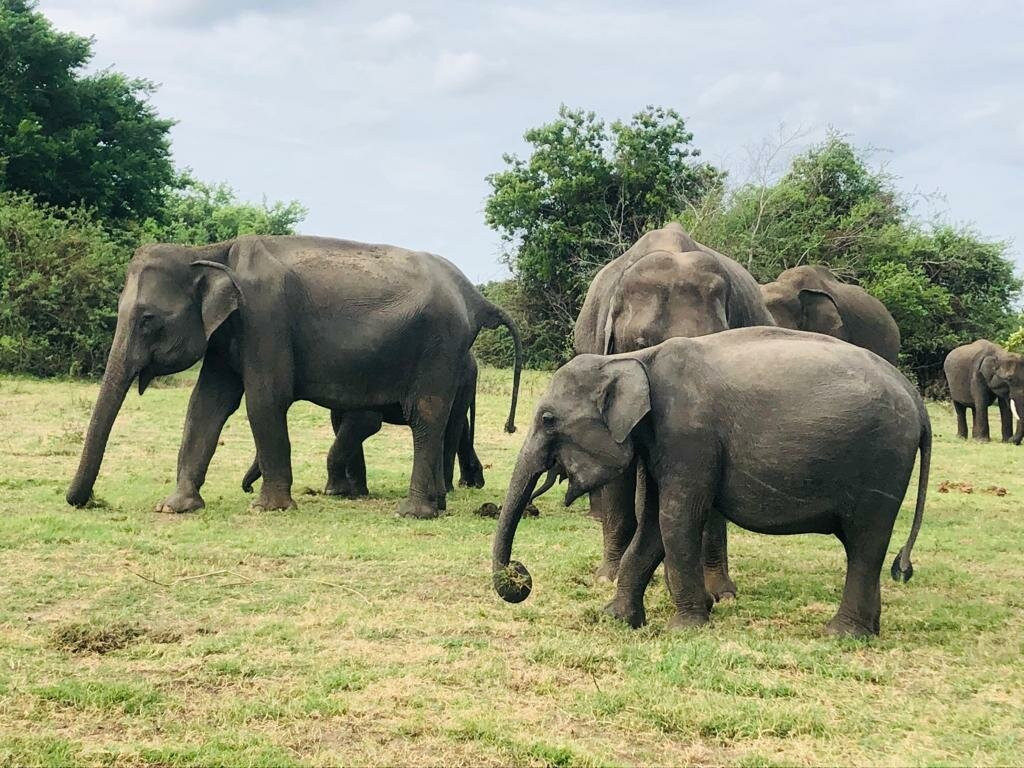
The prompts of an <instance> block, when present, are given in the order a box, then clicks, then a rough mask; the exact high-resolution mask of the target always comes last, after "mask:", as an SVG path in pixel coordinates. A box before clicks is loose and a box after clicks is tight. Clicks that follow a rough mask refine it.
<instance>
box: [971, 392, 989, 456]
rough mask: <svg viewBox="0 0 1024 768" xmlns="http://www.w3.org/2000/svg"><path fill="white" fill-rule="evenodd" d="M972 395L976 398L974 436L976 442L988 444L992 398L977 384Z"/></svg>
mask: <svg viewBox="0 0 1024 768" xmlns="http://www.w3.org/2000/svg"><path fill="white" fill-rule="evenodd" d="M971 390H972V391H971V394H972V395H973V397H974V434H973V437H974V439H975V440H979V441H981V442H984V443H987V442H988V441H989V439H990V438H989V431H988V407H989V406H990V405H991V404H992V398H991V396H990V395H989V393H988V392H987V391H986V390H983V389H982V388H981V386H980V385H979V384H977V383H975V384H974V385H972V387H971Z"/></svg>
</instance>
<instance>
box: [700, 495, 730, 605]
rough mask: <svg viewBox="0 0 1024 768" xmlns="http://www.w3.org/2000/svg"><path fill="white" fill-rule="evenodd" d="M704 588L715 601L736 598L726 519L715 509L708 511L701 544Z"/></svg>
mask: <svg viewBox="0 0 1024 768" xmlns="http://www.w3.org/2000/svg"><path fill="white" fill-rule="evenodd" d="M701 553H702V557H703V560H704V586H705V587H707V590H708V593H709V594H710V595H711V596H712V597H714V598H715V600H716V601H717V600H731V599H733V598H735V597H736V584H735V583H734V582H733V580H732V579H730V578H729V541H728V531H726V527H725V518H724V517H722V515H721V514H720V513H719V512H718V510H716V509H715V508H714V507H712V508H711V509H709V510H708V519H707V522H706V523H705V524H704V535H703V539H702V542H701Z"/></svg>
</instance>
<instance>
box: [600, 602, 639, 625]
mask: <svg viewBox="0 0 1024 768" xmlns="http://www.w3.org/2000/svg"><path fill="white" fill-rule="evenodd" d="M604 612H605V613H607V614H608V615H609V616H612V617H613V618H616V619H618V620H619V621H623V622H625V623H626V624H629V626H631V627H632V628H633V629H639V628H640V627H642V626H643V625H644V624H646V623H647V614H646V613H645V611H644V605H643V603H639V604H636V603H633V602H631V601H628V600H624V599H622V598H619V597H617V596H616V598H615V599H614V600H612V601H611V602H610V603H608V605H606V606H605V607H604Z"/></svg>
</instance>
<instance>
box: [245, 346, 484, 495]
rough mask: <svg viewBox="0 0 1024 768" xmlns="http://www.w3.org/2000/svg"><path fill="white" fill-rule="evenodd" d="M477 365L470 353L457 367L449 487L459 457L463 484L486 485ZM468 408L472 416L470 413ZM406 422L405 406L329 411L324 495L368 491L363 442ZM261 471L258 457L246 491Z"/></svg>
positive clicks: (447, 458)
mask: <svg viewBox="0 0 1024 768" xmlns="http://www.w3.org/2000/svg"><path fill="white" fill-rule="evenodd" d="M477 375H478V368H477V364H476V359H475V358H474V357H473V355H472V354H470V355H467V359H466V361H465V362H464V363H463V365H462V366H460V368H459V383H458V389H457V391H456V395H455V399H454V400H453V401H452V409H451V414H450V415H449V417H448V425H447V427H446V429H445V435H444V479H445V488H446V490H447V491H449V492H450V491H452V490H453V489H454V485H453V483H454V480H455V461H456V459H458V463H459V485H460V486H465V487H468V488H483V487H484V468H483V464H482V463H481V462H480V458H479V457H478V456H477V454H476V446H475V434H476V384H477ZM467 410H468V417H467ZM385 422H386V423H388V424H400V425H407V424H408V420H407V419H406V418H405V415H404V414H403V413H402V408H401V405H400V404H398V403H395V404H393V405H390V406H387V407H385V408H381V409H376V410H364V411H347V412H346V411H339V410H332V411H331V427H332V431H333V432H334V435H335V439H334V442H333V444H332V445H331V450H330V451H329V452H328V454H327V485H326V487H325V488H324V494H325V495H327V496H341V497H344V498H347V499H354V498H358V497H360V496H368V495H369V494H370V491H369V489H368V488H367V485H366V457H365V455H364V454H363V441H364V440H366V439H367V438H368V437H370V436H372V435H375V434H377V432H379V431H380V428H381V426H382V424H384V423H385ZM260 476H261V472H260V464H259V459H258V457H257V458H255V459H253V462H252V465H251V466H250V467H249V470H248V471H247V472H246V473H245V476H244V477H243V478H242V490H243V491H245V492H246V493H252V492H253V483H255V482H256V480H258V479H259V478H260Z"/></svg>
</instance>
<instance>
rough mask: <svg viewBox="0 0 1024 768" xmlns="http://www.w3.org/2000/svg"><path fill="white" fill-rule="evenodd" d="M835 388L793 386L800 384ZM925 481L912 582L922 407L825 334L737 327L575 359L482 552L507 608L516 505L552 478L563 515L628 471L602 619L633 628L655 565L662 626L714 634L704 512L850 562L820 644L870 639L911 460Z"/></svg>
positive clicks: (901, 574) (554, 385)
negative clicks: (560, 490) (830, 638)
mask: <svg viewBox="0 0 1024 768" xmlns="http://www.w3.org/2000/svg"><path fill="white" fill-rule="evenodd" d="M823 381H827V382H829V386H827V387H822V386H794V382H823ZM918 450H920V452H921V473H920V480H919V491H918V496H917V506H916V511H915V513H914V521H913V525H912V528H911V532H910V537H909V539H908V540H907V543H906V544H905V545H904V547H903V548H902V550H901V551H900V554H899V556H898V557H897V558H896V561H895V562H894V563H893V566H892V575H893V577H894V578H896V579H897V580H904V581H905V580H907V579H909V578H910V576H911V574H912V570H913V569H912V566H911V563H910V553H911V549H912V547H913V544H914V540H915V539H916V537H917V534H918V531H919V529H920V526H921V519H922V515H923V511H924V502H925V497H926V495H927V486H928V469H929V465H930V460H931V426H930V424H929V421H928V414H927V412H926V410H925V407H924V402H923V401H922V400H921V397H920V395H919V394H918V393H917V391H916V390H915V389H914V387H913V386H911V384H910V383H909V382H908V381H907V380H906V379H905V378H904V377H903V375H902V374H901V373H900V372H899V371H898V370H896V368H894V367H893V366H891V365H890V364H889V363H887V362H885V361H884V360H882V359H881V358H879V357H878V356H876V355H874V354H871V353H870V352H867V351H865V350H863V349H860V348H858V347H855V346H852V345H850V344H845V343H842V342H840V341H837V340H836V339H833V338H830V337H827V336H822V335H819V334H807V333H801V332H798V331H790V330H786V329H782V328H742V329H738V330H729V331H723V332H721V333H719V334H716V335H714V336H704V337H701V338H696V339H682V338H676V339H670V340H669V341H666V342H664V343H663V344H659V345H658V346H656V347H651V348H650V349H645V350H641V351H639V352H630V353H626V354H619V355H611V356H600V355H581V356H579V357H577V358H575V359H573V360H572V361H570V362H569V363H568V364H566V365H564V366H563V367H562V368H560V369H559V370H558V371H557V372H556V373H555V375H554V377H553V378H552V380H551V383H550V385H549V386H548V389H547V391H546V392H545V393H544V395H543V396H542V397H541V399H540V404H539V405H538V406H537V412H536V414H535V417H534V419H533V423H532V425H531V428H530V432H529V434H528V435H527V437H526V441H525V442H524V444H523V447H522V449H521V450H520V452H519V457H518V459H517V461H516V466H515V469H514V471H513V475H512V479H511V481H510V483H509V488H508V494H507V496H506V497H505V503H504V505H503V506H502V511H501V517H500V518H499V521H498V530H497V533H496V535H495V538H494V546H493V551H492V573H493V579H494V585H495V589H496V590H497V591H498V593H499V594H500V595H501V596H502V597H503V598H504V599H505V600H508V601H510V602H519V601H521V600H524V599H525V598H526V597H527V596H528V595H529V592H530V590H531V588H532V579H531V577H530V575H529V572H528V571H527V570H526V568H525V567H524V566H523V565H522V564H521V563H517V562H514V561H512V560H511V559H510V558H511V554H512V543H513V539H514V536H515V531H516V526H517V524H518V522H519V519H520V517H521V514H522V512H523V508H524V506H525V504H526V501H527V500H528V499H529V498H530V494H531V492H532V489H533V488H534V486H535V484H536V483H537V481H538V479H539V478H540V476H541V475H542V474H543V473H544V472H545V471H547V470H549V469H550V468H552V467H554V468H557V470H558V471H561V472H563V473H564V474H565V475H566V476H567V477H568V481H569V487H568V491H567V493H566V496H565V503H566V504H567V505H568V504H571V503H572V502H573V500H575V499H577V498H579V497H580V496H582V495H583V494H584V493H588V492H593V491H594V490H595V489H597V488H600V487H601V486H602V485H605V484H607V483H609V482H611V481H613V480H614V479H615V478H617V477H619V476H621V475H622V474H623V473H628V472H630V471H632V467H633V463H634V461H636V460H637V459H638V460H639V461H640V462H641V464H642V465H643V466H644V468H645V469H646V471H647V474H648V481H647V482H648V487H647V495H646V500H645V505H644V509H643V512H642V515H641V519H640V523H639V529H638V531H637V534H636V536H635V537H634V538H633V540H632V542H631V543H630V545H629V548H628V549H627V551H626V553H625V555H624V556H623V558H622V562H621V565H620V568H619V577H618V583H617V586H616V595H615V599H614V600H613V601H612V602H611V603H610V604H609V605H608V607H607V609H606V610H607V611H608V612H609V613H611V614H612V615H613V616H615V617H617V618H620V619H622V620H623V621H626V622H628V623H629V624H630V625H631V626H634V627H637V626H640V625H642V624H643V623H644V622H645V613H644V605H643V596H644V591H645V589H646V587H647V584H648V582H649V581H650V579H651V576H652V574H653V573H654V570H655V568H657V566H658V564H659V562H660V561H661V560H662V559H664V561H665V575H666V580H667V584H668V587H669V590H668V591H669V594H670V596H671V599H672V601H673V603H674V604H675V615H674V616H673V618H672V620H671V621H670V623H669V626H670V627H690V626H696V625H701V624H704V623H706V622H707V621H708V618H709V610H710V608H711V606H712V605H713V603H714V599H713V597H712V596H711V595H710V594H709V593H708V591H707V589H706V587H705V578H704V571H703V564H702V557H701V534H702V529H703V526H704V522H705V518H706V517H707V515H708V512H709V510H711V509H716V510H717V511H718V512H719V513H721V514H722V515H724V516H725V517H726V518H727V519H728V520H731V521H733V522H734V523H736V524H737V525H740V526H742V527H744V528H746V529H748V530H752V531H756V532H759V533H770V534H793V533H825V534H832V535H834V536H836V537H837V538H838V539H839V540H840V541H841V542H842V544H843V546H844V547H845V549H846V556H847V573H846V586H845V589H844V591H843V598H842V603H841V605H840V607H839V610H838V612H837V613H836V615H835V617H834V618H833V619H832V620H831V621H830V622H829V623H828V626H827V631H829V632H830V633H832V634H837V635H871V634H877V633H878V631H879V627H880V613H881V596H880V591H879V573H880V571H881V569H882V567H883V564H884V560H885V556H886V551H887V548H888V546H889V541H890V538H891V536H892V529H893V524H894V522H895V521H896V517H897V515H898V513H899V509H900V504H901V503H902V501H903V497H904V495H905V493H906V490H907V484H908V482H909V480H910V475H911V472H912V470H913V468H914V459H915V456H916V453H917V451H918Z"/></svg>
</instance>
